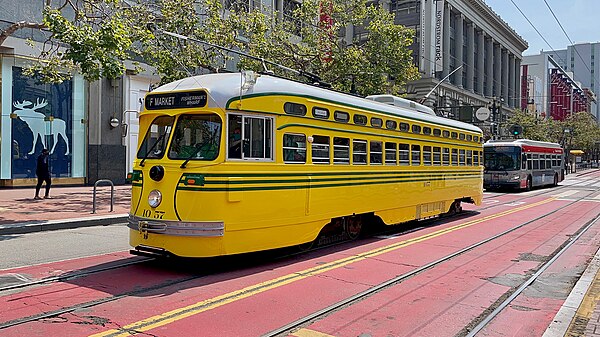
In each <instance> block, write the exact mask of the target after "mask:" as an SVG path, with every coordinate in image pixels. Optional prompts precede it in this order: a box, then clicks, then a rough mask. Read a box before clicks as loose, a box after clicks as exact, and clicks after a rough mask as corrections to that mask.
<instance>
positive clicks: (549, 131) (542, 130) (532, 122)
mask: <svg viewBox="0 0 600 337" xmlns="http://www.w3.org/2000/svg"><path fill="white" fill-rule="evenodd" d="M511 125H520V126H522V127H523V133H522V135H521V137H522V138H525V139H531V140H538V141H543V142H559V141H560V137H561V134H562V129H561V127H560V125H559V123H558V122H557V121H555V120H553V119H539V118H537V117H536V116H535V115H534V114H531V113H528V112H526V111H522V110H516V111H515V112H514V113H513V114H512V116H511V117H510V118H509V119H508V121H507V126H511Z"/></svg>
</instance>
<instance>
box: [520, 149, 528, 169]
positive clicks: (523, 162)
mask: <svg viewBox="0 0 600 337" xmlns="http://www.w3.org/2000/svg"><path fill="white" fill-rule="evenodd" d="M521 169H522V170H525V169H527V155H526V154H525V153H523V154H521Z"/></svg>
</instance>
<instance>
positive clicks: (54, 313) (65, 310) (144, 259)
mask: <svg viewBox="0 0 600 337" xmlns="http://www.w3.org/2000/svg"><path fill="white" fill-rule="evenodd" d="M567 187H570V186H559V187H558V188H556V187H555V188H553V189H552V190H548V191H547V192H542V193H539V194H534V195H527V196H525V197H523V198H521V199H518V200H523V199H526V198H529V197H533V196H539V195H543V194H547V193H551V192H555V191H556V190H557V189H560V188H567ZM586 197H587V196H584V197H582V198H579V199H577V200H576V201H573V202H571V203H569V204H567V205H564V206H562V207H560V208H558V209H556V210H554V211H552V212H551V213H548V214H546V215H542V216H540V217H538V218H535V219H533V220H530V221H528V222H526V223H523V224H521V225H518V226H516V227H513V228H511V229H509V230H507V231H505V232H502V233H500V234H498V235H496V236H494V237H491V238H488V239H486V240H483V241H481V242H478V243H476V244H474V245H471V246H469V247H466V248H464V249H463V250H461V251H458V252H456V253H453V254H450V255H448V256H446V257H444V258H441V259H439V260H436V261H434V262H431V263H429V264H427V265H425V266H423V267H420V268H418V269H416V270H414V271H412V272H409V273H406V274H403V275H400V276H398V277H396V278H394V279H392V280H390V281H387V282H385V283H382V284H380V285H378V286H376V287H374V288H371V289H369V290H366V291H364V292H363V293H360V294H357V295H355V296H353V297H351V298H349V299H346V300H344V301H342V302H340V303H341V304H339V303H338V304H334V305H332V306H331V308H330V307H328V308H325V309H323V310H321V311H319V312H317V313H314V314H312V315H310V317H313V316H314V317H315V318H318V317H319V316H323V315H325V314H327V313H329V312H332V311H334V310H335V309H336V308H339V307H340V306H344V305H347V304H348V303H352V302H356V301H358V300H360V299H362V298H365V297H367V296H369V295H370V294H372V293H374V292H376V291H379V290H382V289H385V288H387V287H390V286H393V285H395V284H397V283H400V282H402V281H403V280H405V279H407V278H410V277H412V276H414V275H416V274H418V273H420V272H422V271H424V270H427V269H430V268H432V267H434V266H436V265H438V264H441V263H442V262H444V261H447V260H449V259H451V258H453V257H455V256H458V255H461V254H463V253H465V252H467V251H469V250H472V249H474V248H476V247H478V246H480V245H483V244H485V243H487V242H489V241H492V240H493V239H496V238H498V237H500V236H503V235H506V234H508V233H510V232H512V231H514V230H516V229H518V228H521V227H523V226H525V225H527V224H529V223H531V222H534V221H537V220H539V219H542V218H544V217H546V216H549V215H550V214H553V213H555V212H557V211H559V210H561V209H563V208H565V207H568V206H570V205H572V204H574V203H576V202H578V201H580V200H583V199H585V198H586ZM516 201H517V200H512V201H510V202H507V203H512V202H516ZM503 204H505V203H501V204H495V205H491V206H488V207H486V208H481V209H479V210H483V209H488V208H492V207H497V206H500V205H503ZM460 216H464V213H462V214H461V213H459V214H454V215H451V216H447V217H444V218H443V219H452V218H456V217H460ZM438 220H439V218H437V219H431V221H432V222H433V221H438ZM426 221H427V220H426ZM425 227H426V226H421V227H416V228H411V229H409V230H405V231H401V232H398V231H397V229H393V230H391V231H389V232H393V233H395V234H396V235H405V234H408V233H412V232H414V231H417V230H420V229H423V228H425ZM386 232H388V231H383V232H377V233H373V234H372V235H371V236H370V237H375V236H377V235H382V234H385V233H386ZM349 242H352V240H344V241H339V242H335V243H332V244H327V245H322V246H317V247H314V248H311V249H308V250H304V251H299V252H295V253H291V254H284V255H279V256H277V257H275V258H272V259H271V260H270V261H277V260H281V259H285V258H290V257H294V256H298V255H304V254H307V253H310V252H314V251H319V250H322V249H325V248H329V247H332V246H338V245H341V244H345V243H349ZM151 260H154V258H150V257H141V258H140V259H139V260H136V261H132V262H127V263H123V264H120V265H116V266H110V267H104V268H98V269H96V270H91V271H86V272H81V273H75V274H65V275H58V276H53V277H49V278H44V279H41V280H38V281H32V282H27V283H23V284H17V285H12V286H7V287H3V288H0V293H1V292H3V291H8V290H13V289H18V288H25V287H29V286H34V285H40V284H48V283H54V282H61V281H66V280H71V279H74V278H80V277H84V276H88V275H91V274H95V273H99V272H103V271H108V270H112V269H118V268H122V267H127V266H131V265H135V264H138V263H142V262H148V261H151ZM210 274H211V273H210V272H208V273H205V274H202V275H195V276H192V277H188V278H184V279H181V280H176V281H171V282H167V283H163V284H159V285H155V286H152V287H148V288H144V289H137V290H135V291H130V292H125V293H123V294H119V295H114V296H108V297H105V298H101V299H98V300H94V301H90V302H85V303H80V304H77V305H73V306H69V307H66V308H61V309H58V310H54V311H50V312H45V313H40V314H36V315H32V316H28V317H23V318H19V319H15V320H11V321H7V322H0V330H2V329H5V328H8V327H12V326H16V325H20V324H24V323H28V322H32V321H37V320H40V319H45V318H51V317H56V316H58V315H62V314H65V313H69V312H73V311H76V310H80V309H84V308H90V307H93V306H96V305H100V304H103V303H107V302H112V301H116V300H118V299H121V298H124V297H127V296H133V295H138V294H143V293H144V292H149V291H155V290H158V289H161V288H164V287H170V286H173V285H176V284H179V283H185V282H188V281H192V280H196V279H199V278H202V277H206V276H208V275H210ZM307 317H308V316H307ZM315 318H309V319H308V320H313V319H315ZM299 321H300V320H299ZM302 321H303V322H306V319H302ZM301 324H304V323H300V324H299V325H301ZM299 325H297V326H299ZM282 329H283V328H282ZM292 329H293V328H292ZM279 330H281V329H278V330H276V331H279ZM287 330H290V329H287ZM276 331H275V332H276ZM281 331H284V330H281ZM281 333H283V332H281ZM278 334H280V333H275V334H273V333H271V334H267V335H265V336H277V335H278Z"/></svg>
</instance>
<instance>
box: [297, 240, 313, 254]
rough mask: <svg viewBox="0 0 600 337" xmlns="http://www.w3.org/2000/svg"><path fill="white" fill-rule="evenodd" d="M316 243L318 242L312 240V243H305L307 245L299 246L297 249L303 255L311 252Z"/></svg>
mask: <svg viewBox="0 0 600 337" xmlns="http://www.w3.org/2000/svg"><path fill="white" fill-rule="evenodd" d="M315 242H317V240H312V241H309V242H305V243H302V244H299V245H298V246H296V247H298V250H299V251H300V252H301V253H304V252H308V251H309V250H311V249H312V248H313V247H314V245H315Z"/></svg>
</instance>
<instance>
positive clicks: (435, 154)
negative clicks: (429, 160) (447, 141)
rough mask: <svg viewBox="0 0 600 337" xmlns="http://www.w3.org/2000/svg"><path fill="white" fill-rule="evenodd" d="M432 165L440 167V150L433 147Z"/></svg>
mask: <svg viewBox="0 0 600 337" xmlns="http://www.w3.org/2000/svg"><path fill="white" fill-rule="evenodd" d="M433 165H435V166H440V165H442V149H441V148H440V147H438V146H434V147H433Z"/></svg>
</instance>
